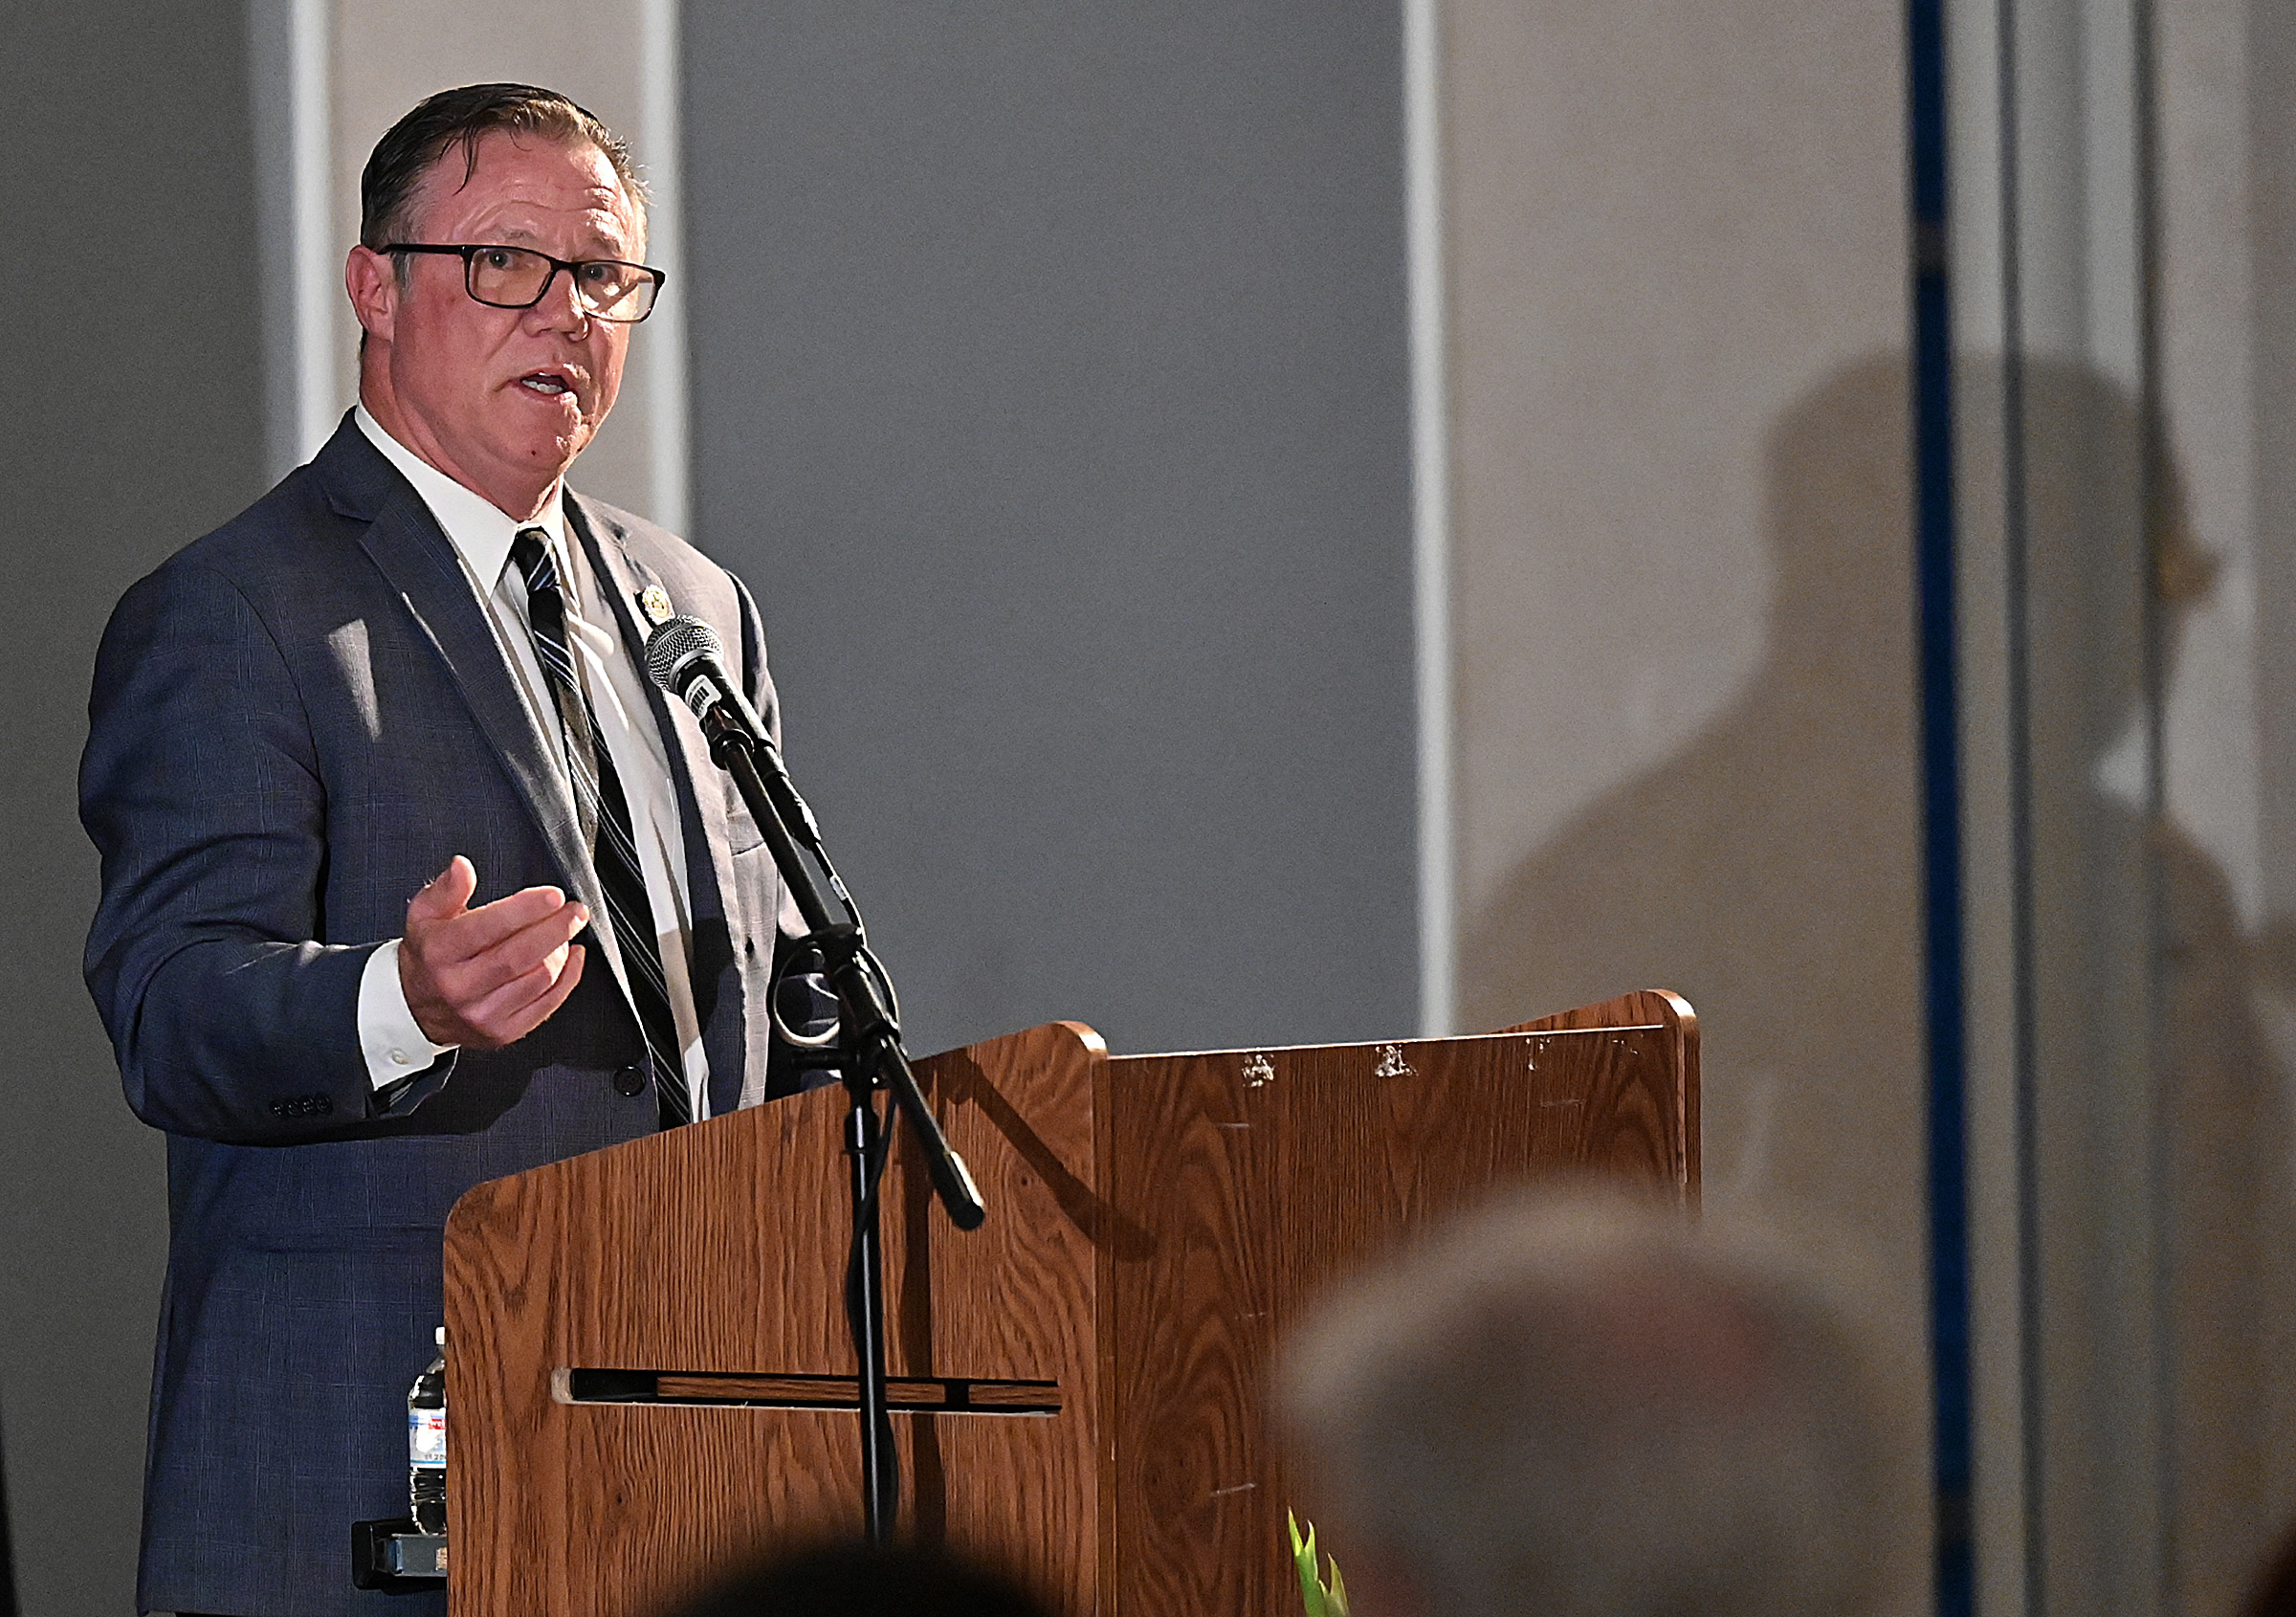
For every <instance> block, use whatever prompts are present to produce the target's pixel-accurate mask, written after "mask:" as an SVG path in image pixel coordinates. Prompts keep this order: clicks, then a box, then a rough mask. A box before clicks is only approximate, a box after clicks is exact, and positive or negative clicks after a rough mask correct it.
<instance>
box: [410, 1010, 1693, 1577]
mask: <svg viewBox="0 0 2296 1617" xmlns="http://www.w3.org/2000/svg"><path fill="white" fill-rule="evenodd" d="M1697 1053H1698V1052H1697V1023H1696V1018H1695V1016H1694V1015H1693V1014H1692V1013H1691V1011H1690V1008H1689V1006H1688V1005H1687V1004H1685V1003H1683V1002H1682V1001H1681V1000H1680V999H1679V998H1678V997H1677V996H1674V995H1671V994H1667V993H1664V992H1660V991H1655V990H1654V991H1649V992H1645V993H1640V994H1629V995H1624V996H1622V997H1621V998H1619V999H1616V1000H1611V1001H1605V1002H1603V1003H1602V1004H1601V1005H1598V1006H1590V1007H1583V1008H1579V1009H1578V1010H1576V1011H1569V1012H1564V1013H1562V1014H1561V1015H1559V1016H1555V1017H1549V1018H1546V1019H1544V1020H1542V1021H1540V1022H1536V1023H1529V1024H1525V1025H1524V1026H1523V1027H1522V1028H1519V1029H1513V1030H1508V1031H1506V1032H1503V1033H1495V1034H1484V1035H1478V1036H1474V1037H1468V1038H1459V1039H1442V1040H1404V1041H1400V1042H1397V1043H1393V1044H1386V1045H1348V1046H1332V1047H1322V1048H1305V1049H1293V1050H1271V1051H1257V1052H1254V1051H1234V1052H1210V1053H1200V1054H1189V1055H1161V1056H1127V1057H1117V1058H1112V1057H1110V1056H1109V1055H1108V1053H1107V1052H1106V1050H1105V1049H1104V1048H1103V1046H1102V1045H1101V1043H1100V1041H1099V1039H1098V1038H1097V1036H1096V1035H1094V1034H1093V1032H1092V1031H1091V1030H1089V1029H1086V1028H1083V1027H1081V1026H1079V1025H1076V1024H1073V1023H1056V1024H1051V1025H1049V1026H1047V1027H1043V1028H1036V1029H1031V1030H1027V1031H1026V1032H1022V1033H1016V1034H1013V1035H1010V1036H1009V1037H1006V1038H1003V1039H996V1040H991V1041H989V1042H987V1043H984V1044H981V1045H975V1046H972V1047H969V1048H968V1049H965V1050H961V1051H955V1052H949V1053H947V1054H945V1055H941V1056H937V1057H934V1058H932V1059H931V1060H929V1061H926V1062H922V1063H919V1075H920V1080H921V1081H922V1083H923V1084H924V1087H925V1090H926V1093H927V1095H928V1096H929V1098H930V1100H931V1102H932V1104H933V1106H934V1109H935V1112H936V1114H937V1115H938V1117H939V1118H940V1119H941V1121H942V1125H943V1127H944V1128H945V1129H946V1130H947V1132H948V1134H949V1137H950V1139H951V1141H952V1142H953V1143H954V1144H955V1145H956V1146H957V1148H958V1149H959V1150H960V1151H961V1152H962V1153H963V1154H964V1155H965V1157H966V1158H967V1160H968V1161H969V1163H971V1165H972V1168H973V1170H974V1173H975V1175H976V1177H977V1178H978V1179H979V1181H980V1183H981V1186H982V1192H983V1195H984V1199H985V1200H986V1202H987V1205H988V1207H989V1209H990V1213H989V1221H988V1223H987V1224H986V1225H985V1226H984V1227H983V1228H982V1229H980V1230H978V1231H976V1232H973V1233H971V1234H959V1233H958V1232H956V1231H955V1230H953V1229H950V1228H949V1227H948V1225H947V1224H946V1223H945V1221H943V1220H942V1219H941V1218H940V1216H939V1214H938V1210H937V1208H936V1207H934V1206H933V1204H932V1202H931V1199H930V1188H929V1185H927V1184H926V1182H925V1177H924V1175H923V1173H922V1171H921V1169H919V1168H918V1167H916V1164H914V1163H912V1162H911V1161H910V1159H909V1156H908V1153H907V1152H906V1150H905V1149H904V1150H903V1151H901V1152H899V1153H897V1154H896V1156H895V1158H894V1164H893V1166H892V1168H891V1170H890V1172H889V1174H888V1179H887V1185H886V1189H885V1216H884V1234H885V1256H886V1280H887V1289H888V1294H889V1307H888V1343H889V1353H888V1368H889V1370H890V1372H891V1374H892V1375H893V1376H894V1378H896V1396H895V1400H894V1403H895V1409H896V1413H895V1417H894V1428H895V1433H896V1442H897V1446H898V1449H899V1452H900V1457H901V1463H902V1470H903V1475H904V1477H905V1478H906V1479H907V1481H908V1484H909V1486H908V1490H907V1493H906V1494H905V1495H904V1500H903V1517H902V1525H903V1527H904V1529H905V1530H907V1531H910V1532H913V1533H915V1534H916V1536H917V1537H919V1538H921V1539H926V1540H928V1541H938V1542H947V1543H949V1544H951V1545H954V1546H956V1547H959V1548H960V1549H963V1550H965V1551H967V1552H969V1553H972V1554H975V1555H978V1556H981V1557H982V1558H983V1559H986V1560H990V1561H992V1562H999V1563H1002V1564H1004V1565H1005V1566H1007V1567H1009V1568H1011V1569H1012V1570H1014V1571H1015V1572H1017V1573H1019V1574H1020V1575H1021V1576H1022V1577H1023V1578H1024V1579H1026V1580H1027V1581H1028V1582H1030V1583H1033V1584H1036V1585H1037V1587H1038V1588H1039V1589H1040V1591H1041V1592H1042V1593H1043V1594H1044V1595H1045V1596H1046V1597H1048V1599H1049V1600H1050V1601H1052V1602H1053V1603H1054V1604H1055V1605H1056V1606H1057V1607H1058V1609H1060V1610H1063V1611H1065V1612H1070V1613H1075V1614H1077V1617H1082V1614H1085V1613H1089V1612H1095V1611H1096V1612H1098V1613H1101V1614H1103V1617H1115V1614H1116V1613H1118V1612H1123V1613H1126V1614H1128V1617H1129V1614H1137V1617H1215V1614H1216V1617H1277V1614H1279V1613H1283V1614H1289V1613H1290V1612H1291V1611H1292V1610H1293V1609H1295V1603H1296V1601H1297V1598H1298V1597H1297V1592H1296V1587H1295V1585H1294V1584H1292V1583H1291V1573H1290V1569H1289V1562H1288V1558H1287V1556H1286V1555H1285V1553H1284V1539H1283V1522H1284V1510H1285V1507H1286V1505H1287V1503H1288V1502H1289V1499H1290V1492H1291V1477H1290V1474H1289V1473H1288V1472H1287V1470H1286V1467H1285V1463H1284V1459H1283V1456H1282V1454H1281V1452H1280V1451H1279V1448H1278V1446H1277V1444H1276V1443H1275V1441H1274V1440H1273V1438H1272V1435H1271V1433H1270V1432H1269V1430H1268V1429H1267V1427H1266V1423H1265V1419H1264V1392H1265V1388H1266V1386H1267V1384H1268V1380H1269V1374H1270V1370H1271V1363H1270V1361H1271V1358H1272V1355H1273V1353H1274V1351H1275V1349H1276V1346H1277V1344H1278V1343H1279V1342H1280V1340H1282V1338H1283V1335H1284V1333H1285V1332H1286V1331H1287V1330H1288V1329H1289V1328H1290V1327H1291V1325H1292V1324H1293V1323H1294V1322H1295V1321H1296V1320H1297V1318H1299V1317H1300V1315H1301V1313H1302V1312H1303V1310H1304V1309H1305V1308H1306V1307H1307V1306H1309V1304H1310V1301H1311V1299H1312V1298H1313V1297H1314V1295H1315V1294H1316V1293H1317V1292H1318V1291H1319V1290H1320V1289H1321V1288H1322V1287H1324V1286H1325V1285H1327V1284H1328V1283H1329V1282H1330V1281H1331V1280H1332V1279H1333V1278H1335V1277H1336V1276H1338V1275H1340V1274H1344V1273H1346V1272H1348V1271H1349V1270H1352V1269H1354V1268H1356V1267H1357V1266H1358V1265H1360V1264H1362V1263H1364V1262H1366V1261H1368V1260H1370V1259H1372V1258H1374V1257H1376V1256H1378V1255H1379V1254H1380V1253H1381V1252H1384V1251H1386V1250H1388V1249H1389V1248H1391V1247H1392V1246H1393V1245H1394V1244H1395V1243H1397V1242H1398V1241H1401V1240H1403V1239H1406V1238H1408V1236H1409V1235H1410V1234H1411V1233H1412V1232H1414V1231H1415V1230H1417V1229H1421V1228H1423V1227H1424V1225H1425V1224H1426V1223H1427V1222H1428V1221H1430V1220H1432V1219H1436V1218H1439V1217H1441V1216H1443V1215H1444V1214H1445V1213H1446V1212H1447V1211H1449V1210H1451V1209H1452V1208H1454V1207H1458V1206H1459V1205H1460V1204H1461V1203H1462V1202H1465V1201H1468V1200H1470V1199H1473V1198H1477V1197H1480V1196H1483V1195H1486V1194H1489V1193H1490V1191H1491V1190H1492V1188H1494V1187H1495V1186H1498V1185H1506V1184H1509V1183H1513V1182H1517V1181H1520V1180H1523V1179H1525V1178H1527V1177H1530V1176H1533V1175H1535V1174H1538V1173H1542V1172H1549V1171H1555V1170H1558V1169H1564V1168H1574V1169H1580V1170H1588V1169H1591V1170H1594V1171H1598V1172H1601V1173H1605V1174H1609V1175H1612V1176H1615V1177H1619V1178H1623V1179H1626V1180H1630V1181H1634V1182H1638V1183H1642V1184H1645V1185H1651V1186H1653V1187H1656V1188H1659V1189H1661V1190H1662V1191H1664V1192H1666V1193H1668V1194H1671V1195H1673V1196H1674V1197H1676V1198H1677V1199H1678V1200H1680V1201H1682V1202H1683V1203H1685V1204H1686V1205H1690V1204H1694V1201H1695V1198H1696V1194H1697V1185H1698V1141H1697V1135H1698V1112H1697V1101H1698V1075H1697ZM843 1107H844V1096H843V1094H842V1092H839V1091H834V1090H832V1091H826V1092H817V1093H815V1094H812V1095H807V1096H799V1097H797V1098H795V1099H792V1100H788V1101H784V1102H780V1103H777V1104H776V1105H773V1106H770V1107H764V1108H760V1109H757V1110H754V1111H749V1112H742V1113H737V1114H736V1115H734V1116H732V1117H729V1118H721V1119H713V1120H711V1121H709V1122H705V1123H702V1124H699V1125H696V1126H694V1127H691V1128H683V1129H678V1130H675V1131H673V1133H671V1134H667V1135H662V1136H657V1137H655V1138H653V1139H651V1140H644V1141H635V1142H633V1143H631V1144H628V1145H623V1146H617V1147H615V1148H613V1149H611V1150H607V1151H601V1152H597V1153H594V1154H592V1155H589V1156H585V1157H579V1158H575V1159H572V1160H570V1161H568V1162H564V1163H554V1164H551V1165H550V1166H548V1167H544V1168H541V1169H537V1170H535V1171H533V1172H531V1173H526V1174H520V1175H519V1176H517V1177H515V1178H512V1179H507V1180H499V1181H496V1182H494V1183H492V1184H488V1185H480V1186H478V1187H477V1188H476V1189H475V1190H473V1191H472V1192H471V1193H470V1194H469V1195H467V1196H466V1197H464V1198H463V1200H462V1202H461V1203H460V1204H459V1205H458V1206H457V1207H456V1208H455V1210H454V1213H453V1218H452V1219H451V1220H450V1223H449V1226H448V1233H447V1253H446V1260H447V1324H448V1332H449V1352H448V1356H447V1387H448V1403H449V1406H450V1407H451V1408H452V1410H453V1439H452V1446H451V1448H450V1451H449V1466H450V1473H449V1514H450V1537H451V1540H452V1542H453V1555H452V1557H451V1558H450V1562H449V1566H450V1573H449V1577H450V1597H451V1601H452V1604H453V1607H454V1609H455V1611H456V1613H457V1617H607V1614H609V1613H610V1614H613V1617H644V1614H646V1613H648V1612H652V1611H658V1610H660V1609H662V1608H663V1607H664V1606H666V1605H667V1604H669V1603H670V1602H672V1601H673V1600H675V1599H676V1598H678V1597H679V1596H681V1595H683V1594H685V1593H687V1592H689V1591H691V1590H692V1589H694V1588H695V1586H696V1585H697V1584H699V1583H700V1582H701V1581H703V1580H704V1579H706V1578H707V1577H708V1576H710V1575H711V1574H712V1573H714V1572H715V1571H716V1570H717V1569H719V1568H721V1567H723V1566H725V1565H727V1564H728V1563H729V1562H734V1561H736V1560H740V1559H743V1558H746V1557H748V1556H750V1555H753V1554H755V1553H757V1552H758V1551H760V1550H761V1549H763V1548H766V1547H769V1546H771V1545H773V1544H775V1543H778V1542H785V1541H793V1540H802V1539H812V1538H814V1537H816V1536H818V1535H819V1534H821V1533H823V1532H825V1531H839V1530H843V1531H850V1530H852V1529H853V1528H854V1527H855V1526H856V1525H857V1523H858V1521H859V1517H860V1487H859V1478H858V1465H857V1459H856V1451H857V1447H858V1434H857V1431H856V1429H855V1428H856V1424H857V1416H856V1414H855V1413H854V1411H853V1410H852V1409H851V1408H850V1407H844V1406H845V1405H846V1404H847V1403H848V1401H850V1398H851V1397H852V1396H853V1388H854V1387H855V1382H854V1380H853V1378H854V1375H855V1368H856V1367H855V1365H854V1362H853V1359H852V1353H851V1349H850V1344H849V1341H848V1340H847V1337H846V1333H845V1322H844V1313H843V1307H842V1291H843V1282H844V1265H845V1258H846V1252H847V1234H848V1223H847V1220H848V1209H847V1191H846V1171H847V1170H846V1160H845V1156H844V1152H843V1145H842V1141H843V1127H842V1120H843V1119H842V1114H843ZM577 1371H582V1372H620V1373H621V1374H620V1375H618V1376H608V1377H605V1378H603V1379H598V1378H592V1379H588V1380H582V1379H580V1378H577V1376H576V1374H575V1372H577ZM578 1382H579V1384H583V1385H588V1386H592V1387H596V1388H601V1389H603V1390H602V1391H601V1392H600V1394H599V1401H585V1399H583V1398H581V1397H577V1396H576V1395H575V1393H574V1391H573V1389H574V1388H575V1386H576V1385H577V1384H578ZM1048 1386H1049V1392H1048V1390H1047V1388H1048ZM960 1389H961V1390H960ZM952 1400H956V1401H959V1402H960V1403H962V1404H963V1405H965V1406H967V1407H961V1408H960V1407H953V1405H952ZM823 1405H828V1406H830V1407H821V1406H823ZM1000 1407H1003V1408H1007V1409H1009V1408H1020V1409H1027V1410H1036V1409H1051V1410H1053V1411H1054V1412H1050V1413H1039V1412H1030V1413H1004V1412H997V1411H998V1409H999V1408H1000Z"/></svg>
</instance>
